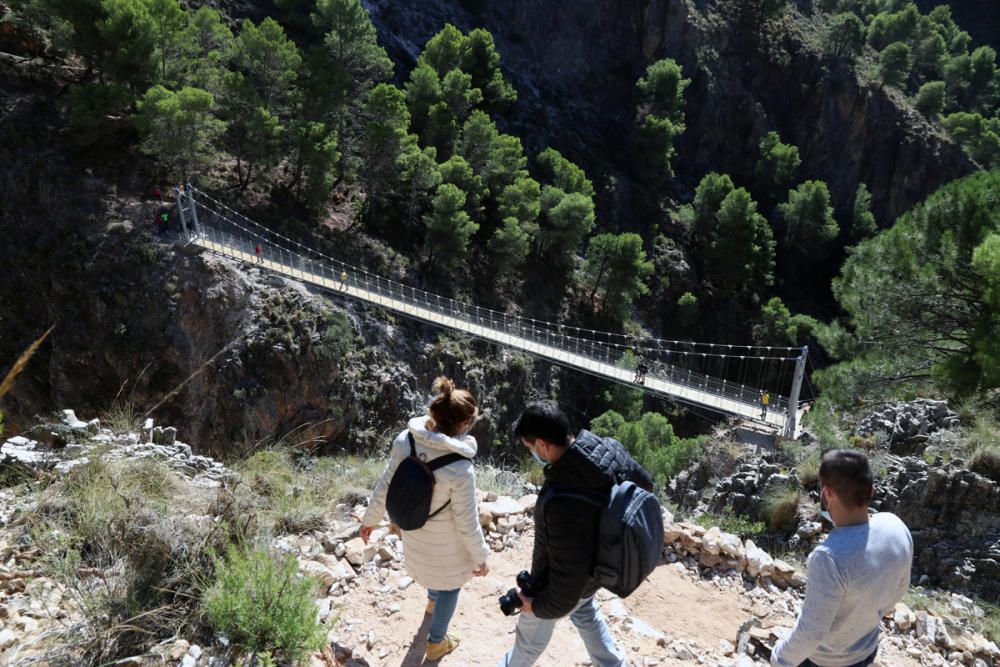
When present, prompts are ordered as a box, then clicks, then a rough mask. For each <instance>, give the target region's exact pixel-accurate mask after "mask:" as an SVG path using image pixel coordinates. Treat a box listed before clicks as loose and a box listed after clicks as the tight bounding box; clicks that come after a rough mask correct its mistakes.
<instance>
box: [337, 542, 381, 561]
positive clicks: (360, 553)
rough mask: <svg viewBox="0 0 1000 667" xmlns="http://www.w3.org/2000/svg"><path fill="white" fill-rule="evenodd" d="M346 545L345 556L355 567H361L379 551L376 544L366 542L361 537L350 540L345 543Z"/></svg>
mask: <svg viewBox="0 0 1000 667" xmlns="http://www.w3.org/2000/svg"><path fill="white" fill-rule="evenodd" d="M344 547H345V548H346V549H347V552H346V553H345V554H344V558H346V559H347V562H348V563H350V564H351V565H353V566H355V567H361V566H362V565H364V564H365V563H367V562H369V561H371V560H372V559H373V558H375V554H376V553H378V548H377V547H376V546H375V545H374V544H365V543H364V540H362V539H361V538H360V537H355V538H354V539H353V540H349V541H348V542H346V543H345V544H344Z"/></svg>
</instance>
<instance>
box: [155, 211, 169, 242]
mask: <svg viewBox="0 0 1000 667" xmlns="http://www.w3.org/2000/svg"><path fill="white" fill-rule="evenodd" d="M169 222H170V215H169V214H168V213H167V212H166V211H161V212H160V217H159V220H158V221H157V223H156V231H157V232H159V233H160V236H163V235H164V234H166V233H167V224H168V223H169Z"/></svg>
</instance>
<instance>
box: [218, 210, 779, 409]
mask: <svg viewBox="0 0 1000 667" xmlns="http://www.w3.org/2000/svg"><path fill="white" fill-rule="evenodd" d="M200 206H201V212H202V216H201V232H202V233H205V234H207V235H208V236H209V240H211V241H212V243H214V244H216V245H218V246H221V247H229V248H234V249H241V251H242V252H243V253H244V254H246V255H249V256H253V255H255V254H256V247H257V246H260V248H261V253H260V255H261V259H262V260H264V261H268V262H273V263H275V264H280V265H281V266H283V267H285V268H286V269H288V270H289V272H290V273H291V274H292V275H293V276H296V277H299V278H303V279H306V280H308V279H309V275H312V276H318V277H320V278H321V279H323V280H326V281H328V282H329V283H331V284H332V285H334V286H339V285H340V284H341V280H340V279H341V272H342V271H344V270H346V267H347V266H348V265H347V264H346V263H343V262H340V261H339V260H336V259H332V258H326V257H325V256H321V260H322V261H317V260H316V259H313V258H309V257H303V256H302V255H301V254H300V253H297V252H295V251H293V250H291V249H288V248H285V247H283V246H281V245H279V244H277V243H275V242H273V241H270V240H267V239H263V238H261V237H260V236H259V235H256V234H254V233H253V232H251V231H249V230H246V229H245V228H244V227H242V226H240V225H237V224H234V223H232V221H229V220H227V219H226V218H225V217H224V216H220V215H218V214H217V213H216V212H214V211H212V210H211V209H208V208H207V207H204V205H200ZM220 219H221V220H224V221H225V222H226V223H227V224H228V225H230V226H231V227H232V230H233V231H237V232H238V233H232V231H225V230H224V229H219V228H218V227H217V224H218V222H217V221H218V220H220ZM248 235H249V236H248ZM261 241H264V243H261ZM315 254H316V255H320V254H319V253H315ZM329 262H333V263H334V264H335V267H331V266H329ZM342 267H343V268H342ZM352 268H353V267H352ZM345 285H346V286H347V287H353V288H358V289H363V290H365V291H366V292H368V293H370V294H373V295H375V297H376V302H377V303H382V304H383V305H384V301H380V300H385V299H389V300H392V301H396V302H398V303H402V304H406V305H410V306H415V307H419V308H423V309H426V310H428V311H431V312H434V313H436V314H437V315H439V316H445V317H452V318H455V319H458V320H461V321H463V322H465V323H466V324H468V325H476V326H480V327H483V328H485V329H490V330H492V331H495V332H501V333H503V334H506V335H508V336H511V337H516V338H520V339H522V340H526V341H531V342H534V343H538V344H542V345H546V346H549V347H553V348H559V349H562V350H563V351H565V352H569V353H573V354H575V355H578V356H580V357H584V358H586V359H589V360H591V361H595V362H603V363H606V364H609V365H612V366H615V367H618V368H624V369H627V370H629V371H634V370H635V366H636V363H637V361H636V359H635V358H629V357H627V356H626V354H625V352H626V351H627V350H628V349H629V346H626V345H620V344H615V343H606V342H601V341H594V340H587V339H584V338H582V337H579V336H571V335H567V334H564V333H560V332H559V331H558V329H560V328H562V327H561V325H551V323H545V324H550V325H551V326H550V327H548V328H545V327H539V326H537V323H544V322H542V321H539V320H534V319H532V318H524V317H521V316H518V315H512V314H507V313H499V312H498V311H494V310H490V309H485V308H482V307H480V306H476V305H473V304H465V303H462V302H460V301H457V300H455V299H451V298H447V297H441V296H439V295H436V294H433V293H430V292H426V291H424V290H419V289H417V288H414V287H411V286H408V285H404V284H402V283H399V282H396V281H393V280H390V279H387V278H384V277H382V276H379V275H377V274H373V273H370V272H367V271H358V270H356V269H354V272H353V273H349V274H348V278H347V280H346V281H345ZM497 316H499V317H497ZM553 329H556V330H553ZM678 353H679V354H687V352H686V351H678ZM691 354H694V355H699V354H702V353H691ZM754 358H758V357H754ZM776 358H777V359H786V358H781V357H776ZM647 378H655V379H659V380H661V381H664V382H669V383H672V384H676V385H679V386H684V387H689V388H692V389H698V390H700V391H702V392H705V393H708V394H712V395H716V396H719V397H721V398H726V399H728V400H732V401H735V402H738V403H741V404H744V405H746V406H748V407H752V408H754V409H757V408H759V405H760V404H759V390H758V389H757V388H755V387H750V386H745V385H741V384H738V383H735V382H731V381H729V380H724V379H720V378H716V377H713V376H709V375H706V374H704V373H700V372H697V371H693V370H691V369H686V368H682V367H680V366H676V365H672V364H664V363H660V364H653V367H652V368H650V370H649V371H648V372H647ZM768 408H769V410H773V411H775V412H785V411H786V410H787V408H788V400H787V398H786V397H783V396H780V395H777V394H773V395H772V396H771V402H770V405H769V406H768Z"/></svg>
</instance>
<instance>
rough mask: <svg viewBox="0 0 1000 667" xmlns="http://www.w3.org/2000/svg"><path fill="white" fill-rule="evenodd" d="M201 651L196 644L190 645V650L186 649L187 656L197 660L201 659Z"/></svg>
mask: <svg viewBox="0 0 1000 667" xmlns="http://www.w3.org/2000/svg"><path fill="white" fill-rule="evenodd" d="M201 654H202V650H201V647H200V646H198V645H197V644H191V648H189V649H188V655H189V656H191V657H192V658H194V659H195V660H197V659H198V658H200V657H201Z"/></svg>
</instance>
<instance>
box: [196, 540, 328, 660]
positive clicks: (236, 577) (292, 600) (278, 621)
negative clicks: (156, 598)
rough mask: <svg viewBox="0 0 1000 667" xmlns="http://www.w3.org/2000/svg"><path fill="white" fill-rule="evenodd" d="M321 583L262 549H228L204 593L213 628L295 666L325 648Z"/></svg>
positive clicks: (250, 648) (290, 561)
mask: <svg viewBox="0 0 1000 667" xmlns="http://www.w3.org/2000/svg"><path fill="white" fill-rule="evenodd" d="M316 586H317V582H316V580H315V579H313V578H312V577H308V576H303V575H302V573H301V572H300V571H299V568H298V565H297V564H296V562H295V559H294V558H292V557H290V556H277V557H276V556H273V555H271V554H270V553H268V552H267V551H266V550H264V549H259V548H258V549H253V550H250V551H242V550H239V549H237V548H235V547H230V548H229V550H228V553H227V554H226V558H225V559H224V560H222V559H220V560H218V561H216V580H215V583H214V584H213V585H212V587H211V588H210V589H209V590H208V592H207V593H206V594H205V601H204V609H205V614H206V615H207V617H208V620H209V622H210V623H211V625H212V626H213V627H214V628H215V629H217V630H219V631H221V632H224V633H226V634H227V635H228V636H229V637H230V638H231V639H232V640H233V641H234V642H235V643H236V644H237V645H238V646H241V647H243V648H244V649H246V650H248V651H253V652H255V653H257V652H263V651H272V652H276V653H280V654H281V656H282V657H284V658H285V659H287V660H291V661H294V662H298V661H301V660H302V659H304V658H305V657H306V655H308V653H309V652H310V651H314V650H316V649H319V648H320V647H322V646H323V643H324V641H325V640H326V633H325V632H324V630H323V626H322V625H320V624H319V622H318V621H317V619H316V606H315V604H314V602H313V595H314V591H315V589H316Z"/></svg>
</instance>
